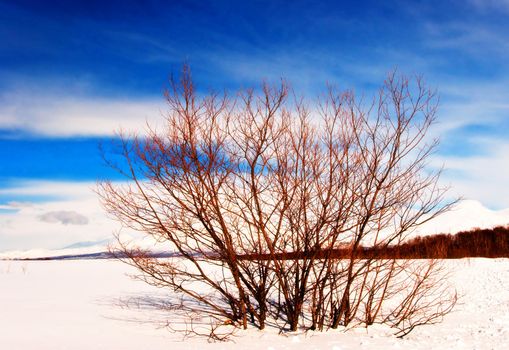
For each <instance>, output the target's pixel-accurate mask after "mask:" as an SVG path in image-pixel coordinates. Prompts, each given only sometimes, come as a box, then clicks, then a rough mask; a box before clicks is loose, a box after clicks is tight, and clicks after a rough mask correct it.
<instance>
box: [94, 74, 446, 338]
mask: <svg viewBox="0 0 509 350" xmlns="http://www.w3.org/2000/svg"><path fill="white" fill-rule="evenodd" d="M166 100H167V102H168V106H169V112H168V114H167V115H166V116H165V118H166V124H165V125H166V127H165V128H164V130H153V129H149V130H148V136H137V135H127V136H126V135H121V136H122V156H123V158H124V160H125V166H118V170H119V171H121V172H122V173H123V174H124V175H125V176H126V177H127V178H128V179H129V180H130V181H129V182H128V183H127V184H126V185H114V184H112V183H109V182H104V183H101V184H100V188H99V193H100V195H101V198H102V202H103V204H104V207H105V208H106V210H107V211H108V213H109V214H111V215H112V216H113V217H115V218H117V219H118V220H119V221H120V222H121V223H122V224H123V225H124V226H126V227H128V228H130V229H134V230H137V231H140V232H142V233H144V234H146V235H150V236H152V237H153V238H154V239H155V240H157V241H158V242H167V243H169V244H170V245H171V247H172V249H173V250H174V251H176V252H178V253H179V254H180V256H181V258H178V259H157V258H154V257H151V256H150V255H149V254H146V252H143V251H141V250H136V249H135V248H132V247H130V246H129V245H126V244H121V245H120V251H121V252H120V256H121V257H122V258H123V259H124V260H125V261H127V262H128V263H130V264H132V265H134V266H135V267H136V268H137V269H139V270H140V271H141V272H142V273H143V277H144V279H145V280H146V281H147V282H149V283H151V284H154V285H156V286H158V287H169V288H171V289H173V290H174V291H175V292H176V293H178V294H180V295H182V296H183V298H182V300H183V303H182V308H183V309H185V310H186V312H191V313H192V312H193V310H199V312H201V313H203V312H204V310H205V311H206V315H207V317H208V318H209V319H210V320H211V321H212V322H213V323H214V325H215V326H214V327H213V330H215V329H216V326H218V325H233V326H237V327H241V328H247V327H248V325H249V324H251V325H254V326H256V327H258V328H260V329H263V328H264V327H265V326H266V323H267V322H268V321H270V322H273V324H274V325H277V326H278V327H280V329H282V330H283V329H289V330H291V331H295V330H297V329H299V327H302V328H304V329H316V330H324V329H328V328H337V327H338V326H349V325H359V324H362V325H365V326H368V325H370V324H373V323H376V322H382V323H388V324H390V325H393V326H394V327H397V328H398V329H399V332H400V334H405V333H406V332H407V331H408V330H411V329H413V327H414V326H415V325H418V324H421V323H430V322H433V321H435V320H436V319H437V318H438V317H439V316H441V315H443V314H445V313H447V312H448V311H449V310H450V308H449V305H452V304H453V303H454V296H453V295H450V294H447V293H448V291H447V290H444V289H439V290H438V291H437V290H436V289H435V286H437V285H438V284H439V283H440V282H441V280H440V278H441V277H440V275H437V274H436V273H437V272H439V270H436V269H435V267H436V264H435V263H434V262H431V261H422V262H401V261H398V260H395V259H377V258H376V257H369V258H367V257H365V256H364V255H363V254H362V249H364V248H363V247H374V248H376V249H377V250H378V251H383V249H384V248H385V247H388V246H389V245H392V246H394V245H398V244H399V243H401V242H402V241H403V239H404V238H405V236H406V235H407V234H408V233H409V232H411V231H412V230H413V229H415V228H416V227H417V226H419V225H421V224H422V223H424V222H426V221H427V220H430V219H432V218H433V217H435V216H436V215H438V214H439V213H441V212H443V211H445V210H447V209H448V207H449V204H445V205H444V204H443V203H442V200H443V196H444V193H445V189H443V188H440V187H439V186H438V185H437V180H438V177H439V175H440V171H435V172H430V171H429V169H427V168H426V165H427V164H426V162H427V160H428V158H429V156H430V154H431V153H432V152H433V150H434V148H435V147H436V145H437V141H436V140H432V141H429V140H427V139H426V134H427V131H428V129H429V128H430V126H431V125H432V124H433V122H434V121H435V115H436V107H437V105H436V102H437V100H436V96H435V93H434V92H433V91H431V90H428V89H427V88H426V87H425V86H424V85H423V83H422V81H421V79H415V81H414V82H413V83H412V82H410V81H409V80H408V79H406V78H404V77H397V75H396V74H390V75H389V76H388V78H387V80H386V81H385V83H384V85H383V87H382V88H381V89H380V90H379V93H378V95H377V96H376V98H374V99H373V102H372V103H370V104H366V103H362V102H358V101H357V100H356V98H355V96H354V94H353V93H351V92H338V91H336V90H335V89H334V88H329V89H328V90H327V93H326V94H325V95H323V97H322V98H320V99H319V100H318V101H317V102H316V103H313V104H307V103H306V102H305V101H304V100H303V99H300V98H296V97H295V96H294V94H293V93H292V91H291V90H290V89H289V87H288V86H287V84H285V83H281V84H280V85H279V86H269V85H267V84H265V85H263V86H262V89H261V91H257V92H255V91H253V90H245V91H242V92H240V93H239V94H238V95H236V96H233V97H230V96H227V95H218V94H215V93H211V94H208V95H206V96H200V95H198V94H197V93H196V90H195V87H194V85H193V82H192V80H191V76H190V72H189V69H188V67H184V70H183V74H182V76H181V78H180V80H179V81H175V80H172V81H171V85H170V88H169V90H168V91H167V93H166ZM339 248H341V249H343V250H345V249H346V252H347V254H346V256H344V257H343V258H341V259H340V258H338V257H337V256H335V255H334V252H335V251H337V250H338V249H339ZM437 293H438V294H437ZM401 296H404V297H403V299H401ZM430 298H431V299H430Z"/></svg>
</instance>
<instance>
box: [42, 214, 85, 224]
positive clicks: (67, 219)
mask: <svg viewBox="0 0 509 350" xmlns="http://www.w3.org/2000/svg"><path fill="white" fill-rule="evenodd" d="M39 220H40V221H43V222H50V223H60V224H62V225H87V224H88V218H87V217H86V216H84V215H81V214H80V213H78V212H75V211H68V210H58V211H49V212H47V213H44V214H42V215H39Z"/></svg>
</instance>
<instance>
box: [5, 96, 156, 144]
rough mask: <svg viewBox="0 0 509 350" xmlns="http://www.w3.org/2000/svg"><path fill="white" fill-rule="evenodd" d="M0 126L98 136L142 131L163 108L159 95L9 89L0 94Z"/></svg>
mask: <svg viewBox="0 0 509 350" xmlns="http://www.w3.org/2000/svg"><path fill="white" fill-rule="evenodd" d="M0 102H1V104H0V129H12V130H23V131H28V132H31V133H35V134H39V135H44V136H57V137H65V136H102V135H111V134H113V133H115V132H117V131H118V130H119V129H120V128H122V129H125V130H137V131H142V130H144V129H145V127H146V122H147V121H149V122H150V124H151V125H154V124H157V122H158V121H160V120H161V119H162V117H161V116H162V112H164V110H165V106H164V100H163V98H162V97H161V98H160V99H101V98H93V97H79V98H75V97H71V96H65V95H47V96H42V97H33V96H27V94H24V93H19V92H11V93H9V94H5V95H3V96H1V97H0Z"/></svg>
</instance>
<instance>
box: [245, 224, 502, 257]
mask: <svg viewBox="0 0 509 350" xmlns="http://www.w3.org/2000/svg"><path fill="white" fill-rule="evenodd" d="M311 254H313V255H314V256H315V257H316V258H321V257H325V256H327V255H328V256H330V257H333V258H338V259H345V258H349V257H350V256H351V254H352V249H351V248H339V249H334V250H332V251H309V252H285V253H276V254H275V256H274V257H271V255H270V254H244V255H239V256H238V258H239V259H246V260H269V259H272V258H276V259H279V260H295V259H305V258H306V257H310V255H311ZM354 254H355V257H356V258H360V259H363V258H364V259H394V258H396V259H430V258H436V259H459V258H474V257H484V258H501V257H506V258H507V257H509V226H507V227H503V226H499V227H495V228H492V229H478V228H477V229H473V230H470V231H462V232H459V233H456V234H436V235H431V236H418V237H415V238H413V239H411V240H408V241H406V242H404V243H401V244H399V245H390V246H387V247H358V248H357V249H356V251H355V253H354Z"/></svg>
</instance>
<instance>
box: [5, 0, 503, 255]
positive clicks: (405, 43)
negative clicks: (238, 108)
mask: <svg viewBox="0 0 509 350" xmlns="http://www.w3.org/2000/svg"><path fill="white" fill-rule="evenodd" d="M508 21H509V1H491V0H487V1H481V0H467V1H350V2H338V1H331V2H327V1H324V2H319V3H317V1H292V2H283V1H281V2H278V1H252V2H247V1H231V2H227V1H211V2H202V1H178V2H177V1H175V2H172V1H170V2H163V1H51V2H49V1H48V2H46V1H24V0H18V1H1V0H0V43H1V44H0V251H1V250H2V246H3V248H4V249H7V248H9V249H11V248H12V249H15V248H16V249H17V248H20V249H21V248H24V249H25V248H27V247H28V248H29V247H32V246H34V245H37V246H47V247H50V246H51V247H54V246H58V244H59V243H68V242H71V241H73V240H75V239H85V240H88V239H87V237H86V233H85V231H90V227H84V228H83V233H82V235H77V234H73V232H75V231H73V230H74V229H75V228H74V227H72V225H69V221H68V220H67V221H65V223H66V224H65V225H64V224H63V222H64V221H62V222H61V224H62V225H60V226H56V225H57V224H58V222H57V223H44V222H42V221H41V220H40V218H41V217H47V216H44V214H45V213H47V212H49V211H50V210H52V211H54V212H62V211H66V212H67V214H65V215H63V216H66V217H68V216H69V215H68V214H69V212H74V213H76V214H79V215H82V216H87V217H88V218H91V217H93V216H94V215H96V216H97V218H100V214H99V213H100V209H97V208H96V207H97V205H96V206H95V207H93V205H92V204H90V203H92V196H93V194H90V195H88V194H87V193H89V192H90V188H92V187H93V184H94V182H95V181H96V180H97V179H101V178H107V177H111V178H114V179H116V178H117V177H116V175H115V174H114V173H113V172H112V171H110V170H109V169H107V168H106V167H104V165H103V163H102V160H101V157H100V154H99V149H98V144H100V143H104V142H109V141H110V140H111V138H112V137H114V132H115V131H116V130H118V128H119V127H123V128H127V129H130V128H131V129H132V128H139V127H141V126H142V125H143V124H144V122H145V120H157V118H158V117H159V116H160V113H161V111H164V101H163V99H162V91H163V89H164V86H165V84H166V81H167V77H168V75H169V74H171V73H172V72H173V73H175V72H178V70H179V67H180V66H181V64H182V63H183V62H188V63H190V64H191V67H192V70H193V76H194V78H195V80H196V82H197V85H198V87H199V88H200V89H201V90H202V91H207V90H209V89H216V90H221V89H237V88H241V87H250V86H253V85H256V84H258V83H259V82H260V81H261V80H262V79H266V80H269V81H270V80H276V79H279V78H280V77H285V78H286V79H287V80H288V81H290V82H291V83H292V84H293V86H294V87H295V88H296V89H297V90H298V91H300V92H302V93H305V94H307V95H310V96H314V95H316V94H318V93H319V92H320V91H321V89H322V88H323V87H324V85H325V83H327V82H334V83H335V84H336V85H337V86H339V87H343V88H352V89H354V90H355V91H356V92H358V93H364V94H366V95H369V94H370V93H372V92H373V91H374V90H375V89H376V88H377V87H379V86H380V84H381V82H382V81H383V78H384V76H385V75H386V73H387V72H388V71H390V70H392V69H394V68H397V69H398V70H399V71H400V72H402V73H405V74H422V75H423V76H424V77H425V79H426V81H427V83H428V84H429V85H430V86H433V87H435V88H437V90H438V91H439V93H440V96H441V103H440V111H439V120H440V123H439V124H438V125H437V126H436V128H435V130H434V133H435V134H436V135H438V136H440V138H441V139H442V143H441V146H440V149H439V152H438V154H437V155H436V156H435V158H434V159H433V162H434V164H437V165H441V164H445V167H446V172H445V175H444V179H443V181H444V183H450V184H451V186H452V187H453V189H452V193H454V194H459V195H462V196H464V197H466V198H472V199H476V200H479V201H481V202H482V203H483V204H484V205H486V206H488V207H491V208H505V207H509V190H508V189H505V188H507V187H509V186H507V185H506V183H507V179H508V178H509V156H508V154H509V139H508V138H507V135H508V132H509V63H508V62H509V26H508V25H507V23H509V22H508ZM40 186H46V187H45V188H46V189H45V190H41V189H40ZM80 186H81V187H80ZM80 188H85V189H86V190H82V189H80ZM50 189H51V190H52V191H54V193H51V190H50ZM87 191H88V192H87ZM58 198H60V202H59V200H58ZM85 202H86V203H89V207H86V205H85V204H83V203H85ZM34 203H35V204H36V209H34ZM59 203H60V204H59ZM59 205H60V206H61V207H63V206H65V207H66V208H63V209H59V208H60V207H59ZM70 206H74V207H72V208H70ZM29 208H32V209H29ZM64 209H65V210H64ZM30 210H31V211H30ZM57 216H58V215H57ZM52 217H54V216H52ZM30 220H32V221H30ZM98 220H99V222H100V223H103V224H104V225H106V221H101V220H102V219H98ZM20 221H23V222H26V221H30V222H33V223H34V225H35V224H38V225H42V226H44V224H48V225H50V224H52V225H53V226H51V225H50V226H47V227H46V228H45V230H46V231H48V230H50V231H52V232H56V231H58V232H60V236H61V237H60V236H59V235H57V236H58V237H60V238H58V237H57V239H55V240H51V239H49V238H47V239H46V240H45V238H44V237H41V235H43V233H40V234H39V233H37V234H36V233H33V232H28V231H30V230H29V229H28V228H26V227H25V226H22V225H21V226H19V225H20V224H18V222H20ZM57 221H58V220H57ZM77 222H83V220H82V221H79V220H78V221H77ZM88 222H90V223H91V224H93V223H94V221H93V220H88ZM2 224H3V226H4V227H3V228H2ZM17 225H18V226H17ZM97 225H99V223H98V224H97ZM6 227H10V228H9V229H6ZM30 227H33V225H31V226H30ZM98 227H101V225H99V226H98ZM105 227H108V229H102V230H103V231H107V230H109V227H110V226H107V225H106V226H105ZM22 228H23V229H24V230H27V232H26V234H19V235H18V234H17V233H15V231H17V232H20V231H22ZM64 229H65V230H64ZM9 230H10V231H9ZM59 230H60V231H59ZM43 231H44V230H43V229H42V228H41V232H43ZM44 232H45V231H44ZM69 232H71V233H69ZM76 232H77V231H76ZM109 233H110V232H102V233H101V234H102V235H104V234H106V235H107V234H109ZM35 235H37V236H35ZM96 238H100V237H99V233H97V237H96ZM30 242H33V243H30Z"/></svg>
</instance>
